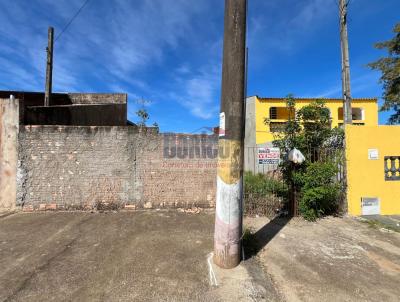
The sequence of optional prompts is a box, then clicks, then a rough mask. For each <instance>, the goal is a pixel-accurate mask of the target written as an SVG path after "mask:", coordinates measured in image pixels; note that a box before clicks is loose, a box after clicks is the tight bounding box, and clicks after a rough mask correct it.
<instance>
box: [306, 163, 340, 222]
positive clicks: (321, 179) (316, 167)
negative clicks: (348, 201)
mask: <svg viewBox="0 0 400 302" xmlns="http://www.w3.org/2000/svg"><path fill="white" fill-rule="evenodd" d="M336 173H337V168H336V165H335V164H334V163H333V162H325V163H323V162H314V163H311V164H310V165H309V166H308V167H307V168H306V171H305V173H304V174H303V175H302V176H303V177H302V181H303V186H302V188H301V193H300V195H301V198H300V202H299V211H300V213H301V215H302V216H303V217H304V218H305V219H307V220H315V219H317V218H320V217H321V216H324V215H330V214H333V213H335V212H336V211H337V208H338V198H339V194H340V189H341V188H340V185H339V184H337V183H336V181H335V176H336Z"/></svg>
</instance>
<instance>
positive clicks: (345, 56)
mask: <svg viewBox="0 0 400 302" xmlns="http://www.w3.org/2000/svg"><path fill="white" fill-rule="evenodd" d="M347 5H348V0H340V3H339V16H340V45H341V52H342V92H343V123H344V124H345V125H346V124H352V123H353V118H352V111H351V92H350V60H349V41H348V36H347Z"/></svg>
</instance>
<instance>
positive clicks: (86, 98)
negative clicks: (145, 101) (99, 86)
mask: <svg viewBox="0 0 400 302" xmlns="http://www.w3.org/2000/svg"><path fill="white" fill-rule="evenodd" d="M68 98H69V100H70V101H71V103H72V104H82V105H83V104H86V105H88V104H92V105H93V104H97V105H98V104H126V103H127V102H128V95H127V94H126V93H68Z"/></svg>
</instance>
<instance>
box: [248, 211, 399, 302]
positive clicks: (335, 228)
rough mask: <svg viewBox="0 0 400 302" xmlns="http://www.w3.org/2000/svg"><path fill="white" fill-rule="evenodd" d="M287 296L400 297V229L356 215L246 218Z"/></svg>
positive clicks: (338, 298) (270, 270)
mask: <svg viewBox="0 0 400 302" xmlns="http://www.w3.org/2000/svg"><path fill="white" fill-rule="evenodd" d="M247 225H249V226H252V227H253V229H254V230H255V231H257V232H256V233H255V237H256V238H257V239H258V240H259V245H258V246H257V247H256V251H259V252H258V256H257V257H258V258H259V259H260V261H261V262H262V265H263V267H264V271H265V272H266V273H267V274H269V275H270V276H271V278H272V280H273V281H274V284H275V288H276V290H277V292H279V293H280V294H281V295H282V297H283V298H284V299H285V300H287V301H400V286H399V285H400V234H399V233H396V232H391V231H388V230H385V229H379V228H377V227H376V226H375V225H371V224H369V223H365V222H360V221H358V220H356V219H354V218H326V219H323V220H320V221H318V222H316V223H309V222H305V221H303V220H301V219H294V220H291V221H289V222H288V221H287V220H283V219H276V220H273V221H271V222H269V221H268V220H267V219H263V218H259V219H248V220H247Z"/></svg>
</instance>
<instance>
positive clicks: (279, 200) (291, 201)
mask: <svg viewBox="0 0 400 302" xmlns="http://www.w3.org/2000/svg"><path fill="white" fill-rule="evenodd" d="M274 149H276V148H262V147H248V148H247V150H246V151H247V154H246V155H247V163H253V166H249V165H248V166H247V169H246V170H247V172H246V174H245V185H244V201H245V206H244V209H245V213H246V214H247V215H250V216H254V215H260V216H261V215H262V216H267V217H269V218H274V217H275V216H277V215H282V214H289V213H290V214H292V215H293V216H298V215H299V211H298V208H299V207H298V204H299V201H300V199H301V192H300V189H299V188H296V186H295V184H294V183H289V184H288V183H286V182H285V181H284V179H283V177H282V172H281V170H280V167H279V161H280V159H279V158H280V153H279V151H278V153H277V152H276V150H274ZM260 150H261V152H260ZM277 154H278V157H277ZM304 156H305V157H306V160H307V161H311V162H328V161H329V162H332V161H333V162H334V163H336V164H337V174H336V178H335V181H336V182H337V183H339V184H340V186H341V187H342V188H343V189H342V191H341V193H340V196H339V200H338V205H339V211H341V212H343V211H345V210H346V209H345V205H344V201H345V171H344V165H343V162H344V150H343V148H342V147H340V146H337V147H332V146H330V147H324V148H320V149H318V150H312V151H309V152H305V154H304ZM276 157H277V158H276ZM270 159H272V160H273V161H270ZM297 168H298V167H297V166H296V165H294V164H293V165H292V169H297Z"/></svg>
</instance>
